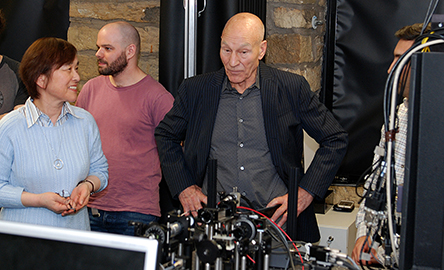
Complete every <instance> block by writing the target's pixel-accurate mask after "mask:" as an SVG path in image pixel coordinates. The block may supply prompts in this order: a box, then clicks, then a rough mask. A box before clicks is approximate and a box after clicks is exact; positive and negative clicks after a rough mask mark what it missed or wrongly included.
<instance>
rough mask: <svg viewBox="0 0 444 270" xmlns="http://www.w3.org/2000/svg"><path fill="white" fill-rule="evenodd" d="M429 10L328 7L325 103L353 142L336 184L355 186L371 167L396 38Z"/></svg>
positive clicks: (411, 5)
mask: <svg viewBox="0 0 444 270" xmlns="http://www.w3.org/2000/svg"><path fill="white" fill-rule="evenodd" d="M442 5H443V4H440V6H439V7H438V11H437V12H439V13H442V10H443V9H442ZM428 7H429V1H428V0H389V1H387V0H374V1H360V0H329V1H328V16H327V33H326V46H325V50H324V59H325V61H324V67H323V87H322V91H321V99H322V100H323V101H324V102H325V103H326V105H327V107H329V108H330V109H331V110H332V112H333V114H334V115H335V117H336V118H337V119H338V121H339V122H340V123H341V125H342V126H343V127H344V128H345V129H346V130H347V132H348V133H349V140H350V141H349V147H348V151H347V154H346V156H345V158H344V161H343V163H342V165H341V167H340V169H339V172H338V177H337V179H335V183H338V184H354V183H356V181H357V180H358V178H359V176H360V175H361V174H363V173H364V172H365V170H366V169H367V168H368V167H370V166H371V163H372V160H373V150H374V148H375V146H376V145H377V144H378V142H379V139H380V130H381V127H382V124H383V114H382V113H383V106H382V102H383V95H384V85H385V81H386V78H387V70H388V68H389V66H390V63H391V62H392V61H393V49H394V48H395V46H396V43H397V42H398V39H397V38H396V37H395V36H394V33H395V32H396V31H397V30H398V29H400V28H401V27H403V26H405V25H411V24H414V23H422V22H423V21H424V18H425V16H426V13H427V9H428Z"/></svg>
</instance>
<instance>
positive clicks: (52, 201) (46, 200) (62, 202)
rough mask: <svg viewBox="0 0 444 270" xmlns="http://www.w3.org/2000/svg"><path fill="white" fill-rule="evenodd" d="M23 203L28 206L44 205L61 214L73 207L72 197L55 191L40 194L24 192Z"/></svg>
mask: <svg viewBox="0 0 444 270" xmlns="http://www.w3.org/2000/svg"><path fill="white" fill-rule="evenodd" d="M21 199H22V204H23V205H24V206H26V207H44V208H47V209H49V210H51V211H53V212H54V213H56V214H61V213H63V212H65V211H67V210H69V209H70V208H71V205H70V199H69V198H64V197H62V196H60V195H59V194H57V193H54V192H45V193H40V194H34V193H29V192H26V191H23V192H22V198H21Z"/></svg>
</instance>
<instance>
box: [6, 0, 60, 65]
mask: <svg viewBox="0 0 444 270" xmlns="http://www.w3.org/2000/svg"><path fill="white" fill-rule="evenodd" d="M0 9H2V12H3V14H4V15H5V17H6V30H5V32H3V34H2V35H1V39H0V54H2V55H7V56H9V57H10V58H13V59H15V60H17V61H20V60H21V59H22V55H23V54H24V53H25V51H26V49H27V48H28V47H29V45H31V44H32V43H33V42H34V41H35V40H36V39H38V38H41V37H48V36H51V37H58V38H62V39H65V40H66V39H67V33H68V27H69V0H1V1H0Z"/></svg>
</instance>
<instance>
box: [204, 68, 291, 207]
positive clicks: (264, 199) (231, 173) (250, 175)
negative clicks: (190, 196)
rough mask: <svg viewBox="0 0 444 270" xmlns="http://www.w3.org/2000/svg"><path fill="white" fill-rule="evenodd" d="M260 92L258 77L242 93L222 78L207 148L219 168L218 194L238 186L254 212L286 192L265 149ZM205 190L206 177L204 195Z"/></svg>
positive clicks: (267, 149) (265, 140)
mask: <svg viewBox="0 0 444 270" xmlns="http://www.w3.org/2000/svg"><path fill="white" fill-rule="evenodd" d="M259 89H260V85H259V79H258V77H257V78H256V82H255V83H254V84H253V85H252V86H250V87H249V88H248V89H247V90H245V92H244V93H243V94H240V93H239V92H238V91H237V90H236V89H234V88H232V87H231V84H230V83H229V82H228V79H225V82H224V84H223V87H222V93H221V97H220V102H219V107H218V111H217V115H216V122H215V124H214V130H213V136H212V140H211V148H210V159H216V160H217V165H218V166H217V180H218V183H217V191H225V192H226V193H230V192H232V191H233V187H237V189H238V191H239V192H240V193H244V195H245V196H246V197H247V198H248V199H249V200H250V201H251V202H252V204H253V206H254V208H256V209H259V208H262V207H265V206H266V205H267V204H268V203H269V202H270V201H271V200H272V199H273V198H275V197H277V196H282V195H284V194H286V193H287V187H286V185H285V184H284V182H283V181H282V180H281V179H280V177H279V175H278V173H277V171H276V168H275V167H274V165H273V162H272V159H271V154H270V150H269V148H268V144H267V138H266V135H265V127H264V119H263V114H262V101H261V93H260V90H259ZM206 187H207V177H206V178H205V181H204V184H203V191H204V193H206ZM242 204H243V205H246V203H245V201H243V202H242Z"/></svg>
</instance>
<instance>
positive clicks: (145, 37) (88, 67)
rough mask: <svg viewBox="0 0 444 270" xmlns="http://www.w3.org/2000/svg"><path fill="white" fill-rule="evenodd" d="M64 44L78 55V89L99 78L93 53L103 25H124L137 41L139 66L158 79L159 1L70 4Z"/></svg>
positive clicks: (77, 0)
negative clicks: (135, 32)
mask: <svg viewBox="0 0 444 270" xmlns="http://www.w3.org/2000/svg"><path fill="white" fill-rule="evenodd" d="M69 14H70V20H71V24H70V27H69V30H68V41H69V42H71V43H73V44H74V46H76V48H77V49H78V51H79V56H78V57H79V62H80V65H79V73H80V78H81V82H80V88H81V87H82V86H83V85H84V84H85V82H86V81H88V80H89V79H91V78H94V77H96V76H98V75H99V73H98V71H97V61H96V57H95V52H96V49H97V46H96V40H97V33H98V32H99V30H100V28H102V26H104V25H105V24H107V23H110V22H115V21H127V22H129V23H131V24H132V25H134V26H135V27H136V29H137V30H138V31H139V33H140V37H141V54H140V59H139V66H140V68H141V69H142V70H144V71H145V72H146V73H148V74H150V75H151V76H152V77H153V78H155V79H158V77H159V69H158V66H159V65H158V61H159V22H160V0H144V1H135V0H132V1H125V0H71V2H70V11H69Z"/></svg>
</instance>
